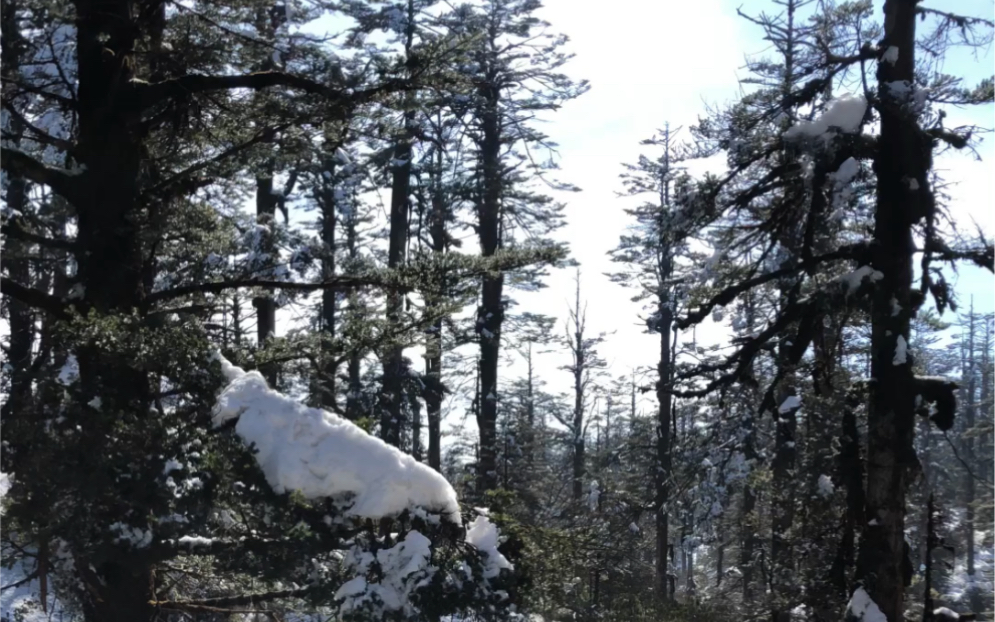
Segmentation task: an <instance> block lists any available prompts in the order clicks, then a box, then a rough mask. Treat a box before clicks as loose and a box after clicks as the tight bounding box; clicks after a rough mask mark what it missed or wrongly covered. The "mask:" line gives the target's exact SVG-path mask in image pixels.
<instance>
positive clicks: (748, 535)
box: [739, 292, 758, 603]
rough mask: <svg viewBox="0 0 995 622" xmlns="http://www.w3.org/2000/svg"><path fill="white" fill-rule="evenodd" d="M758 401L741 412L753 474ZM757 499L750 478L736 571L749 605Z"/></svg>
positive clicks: (751, 323)
mask: <svg viewBox="0 0 995 622" xmlns="http://www.w3.org/2000/svg"><path fill="white" fill-rule="evenodd" d="M745 312H746V313H745V314H746V330H747V332H748V334H751V335H752V334H754V330H755V326H756V317H755V316H756V312H755V309H754V302H753V296H752V294H751V293H749V292H747V297H746V303H745ZM756 407H757V400H756V398H755V396H752V399H750V400H749V402H748V403H747V404H746V405H745V407H744V408H743V411H744V417H743V422H742V424H743V428H744V434H743V459H744V460H745V461H746V463H747V464H748V465H750V469H751V471H752V469H753V467H755V466H756V464H757V458H758V455H757V448H756V442H757V438H756V434H757V432H756V412H755V409H756ZM756 507H757V495H756V492H755V491H754V490H753V486H751V485H750V481H749V476H747V479H745V480H744V481H743V499H742V505H741V506H740V517H739V533H740V540H741V542H740V549H739V569H740V571H741V572H742V577H743V602H744V603H748V602H752V599H753V563H754V559H753V558H754V556H755V549H756V539H757V534H756V531H757V524H756V514H755V512H756Z"/></svg>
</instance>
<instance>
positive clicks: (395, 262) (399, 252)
mask: <svg viewBox="0 0 995 622" xmlns="http://www.w3.org/2000/svg"><path fill="white" fill-rule="evenodd" d="M404 118H405V120H409V119H410V122H412V123H413V122H414V119H413V115H410V114H405V117H404ZM405 133H407V130H405ZM411 154H412V150H411V142H410V138H409V137H408V136H407V135H405V136H404V137H403V138H402V139H401V140H400V141H399V142H398V144H397V146H396V147H395V148H394V161H393V162H392V163H391V164H392V168H393V173H392V181H391V190H390V242H389V246H388V249H387V267H388V268H400V267H401V266H403V265H404V260H405V251H406V249H407V245H408V208H409V200H408V199H409V195H410V193H411ZM403 313H404V294H403V293H401V292H400V291H397V290H392V291H390V292H388V294H387V324H388V326H389V327H390V329H389V330H391V336H392V343H391V344H390V346H388V348H387V352H386V354H385V357H384V363H383V373H384V376H383V394H384V401H385V404H384V408H383V412H382V414H381V419H380V436H381V438H383V439H384V440H385V441H386V442H388V443H390V444H391V445H394V446H400V443H401V431H402V429H403V428H404V425H405V421H404V400H405V396H404V387H403V386H402V385H403V383H402V379H403V374H404V372H405V365H404V345H403V344H402V343H398V342H397V341H396V340H398V339H399V337H400V336H399V335H398V334H397V330H395V329H397V328H398V327H400V325H401V321H402V315H403Z"/></svg>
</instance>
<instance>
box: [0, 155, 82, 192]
mask: <svg viewBox="0 0 995 622" xmlns="http://www.w3.org/2000/svg"><path fill="white" fill-rule="evenodd" d="M0 166H2V167H3V170H5V171H7V172H8V173H10V174H11V175H16V176H18V177H23V178H24V179H27V180H28V181H32V182H34V183H36V184H41V185H44V186H48V187H49V188H51V189H52V190H53V191H55V192H56V193H58V194H59V195H61V196H62V197H63V198H65V199H66V200H67V201H69V202H70V203H73V202H75V200H76V199H77V198H78V197H79V196H80V192H81V190H82V188H81V186H82V184H81V181H80V175H82V174H85V173H80V174H78V175H77V174H73V173H70V172H69V171H67V170H65V169H60V168H56V167H53V166H48V165H46V164H43V163H42V162H40V161H39V160H36V159H34V158H33V157H31V156H29V155H28V154H26V153H24V152H23V151H21V150H20V149H9V148H8V149H4V150H3V160H2V162H0Z"/></svg>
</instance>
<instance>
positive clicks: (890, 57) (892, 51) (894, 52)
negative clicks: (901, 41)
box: [881, 45, 898, 65]
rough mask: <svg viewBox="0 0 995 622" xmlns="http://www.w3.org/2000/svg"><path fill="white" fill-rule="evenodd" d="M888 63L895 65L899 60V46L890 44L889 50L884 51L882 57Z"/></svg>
mask: <svg viewBox="0 0 995 622" xmlns="http://www.w3.org/2000/svg"><path fill="white" fill-rule="evenodd" d="M881 60H883V61H884V62H886V63H890V64H892V65H894V64H895V63H897V62H898V48H897V47H895V46H894V45H892V46H889V47H888V49H887V50H885V51H884V55H883V56H882V57H881Z"/></svg>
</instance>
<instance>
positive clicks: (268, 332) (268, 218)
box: [252, 162, 277, 387]
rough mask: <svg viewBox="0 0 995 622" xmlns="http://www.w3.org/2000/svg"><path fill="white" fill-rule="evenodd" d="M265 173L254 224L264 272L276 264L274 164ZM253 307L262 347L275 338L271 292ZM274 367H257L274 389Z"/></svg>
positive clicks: (259, 185)
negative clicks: (262, 254)
mask: <svg viewBox="0 0 995 622" xmlns="http://www.w3.org/2000/svg"><path fill="white" fill-rule="evenodd" d="M266 166H267V168H268V169H269V170H268V171H267V172H268V174H264V175H262V176H260V177H257V178H256V223H257V224H258V225H260V227H261V229H260V230H259V231H260V238H261V239H260V240H259V247H260V248H259V251H260V252H262V253H264V254H265V255H266V256H267V257H269V260H268V261H267V262H266V265H265V266H263V268H264V269H271V268H272V267H273V265H275V260H274V255H275V253H276V245H275V244H274V240H273V237H274V234H275V229H276V226H277V225H276V206H277V198H276V196H275V195H274V194H273V165H272V162H269V163H267V165H266ZM252 306H253V307H255V308H256V343H258V345H259V347H260V348H262V347H263V346H264V345H265V344H266V342H267V341H268V340H269V339H270V338H272V337H274V336H275V335H276V301H275V300H273V293H272V291H267V292H266V293H265V294H264V295H262V296H256V297H255V298H253V299H252ZM276 369H277V368H276V365H274V364H272V363H266V364H265V365H260V366H259V371H260V373H262V375H263V377H264V378H266V382H267V383H268V384H269V385H270V386H271V387H275V386H276Z"/></svg>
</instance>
